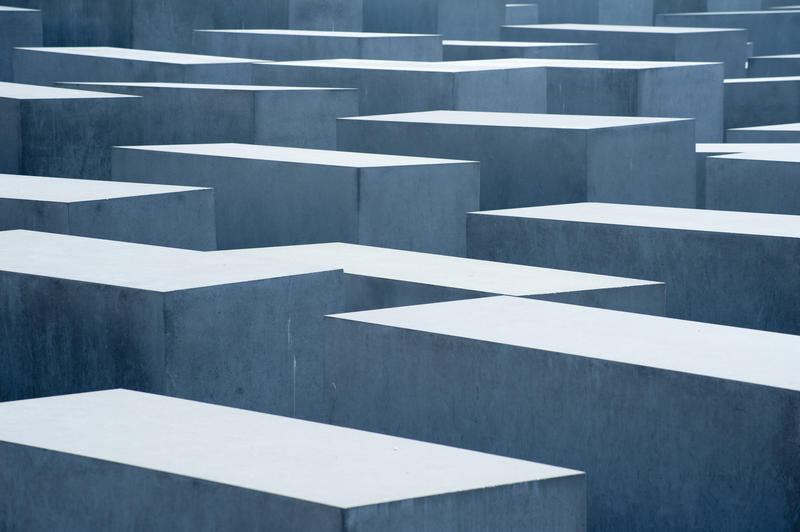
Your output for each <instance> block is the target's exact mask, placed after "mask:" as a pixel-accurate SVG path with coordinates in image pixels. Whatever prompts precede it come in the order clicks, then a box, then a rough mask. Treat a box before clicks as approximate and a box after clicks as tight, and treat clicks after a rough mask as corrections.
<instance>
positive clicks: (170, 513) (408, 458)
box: [0, 390, 586, 532]
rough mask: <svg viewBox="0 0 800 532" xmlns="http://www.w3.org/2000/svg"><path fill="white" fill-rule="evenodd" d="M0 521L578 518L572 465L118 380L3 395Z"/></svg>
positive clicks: (429, 522)
mask: <svg viewBox="0 0 800 532" xmlns="http://www.w3.org/2000/svg"><path fill="white" fill-rule="evenodd" d="M0 491H2V493H3V498H2V500H0V527H3V528H4V529H8V530H18V529H19V530H22V529H24V530H26V531H30V532H45V531H46V532H49V531H51V530H54V529H62V530H122V529H126V528H129V527H130V526H131V525H132V524H133V523H135V524H136V527H137V529H142V530H165V531H166V530H169V531H186V532H189V531H192V532H194V531H197V530H210V529H216V530H270V531H281V532H306V531H310V530H314V531H321V532H374V531H385V532H395V531H396V532H401V531H407V530H437V531H445V532H446V531H454V532H455V531H475V532H478V531H486V530H498V531H499V530H502V531H511V532H515V531H518V532H522V531H527V530H532V529H533V530H548V531H558V532H561V531H564V532H567V531H569V532H583V531H585V530H586V487H585V475H584V474H583V473H580V472H578V471H573V470H570V469H563V468H560V467H553V466H549V465H544V464H538V463H534V462H527V461H522V460H515V459H511V458H504V457H500V456H494V455H490V454H484V453H478V452H474V451H468V450H462V449H457V448H454V447H444V446H441V445H435V444H430V443H423V442H417V441H413V440H408V439H402V438H396V437H391V436H384V435H381V434H373V433H369V432H362V431H358V430H352V429H347V428H341V427H333V426H329V425H321V424H318V423H311V422H308V421H300V420H296V419H290V418H286V417H278V416H273V415H268V414H260V413H256V412H249V411H246V410H237V409H233V408H226V407H220V406H214V405H210V404H205V403H198V402H193V401H186V400H183V399H175V398H170V397H163V396H159V395H150V394H145V393H140V392H132V391H128V390H109V391H103V392H94V393H85V394H76V395H66V396H59V397H49V398H46V399H33V400H28V401H15V402H10V403H4V404H2V405H0Z"/></svg>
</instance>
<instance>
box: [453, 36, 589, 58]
mask: <svg viewBox="0 0 800 532" xmlns="http://www.w3.org/2000/svg"><path fill="white" fill-rule="evenodd" d="M443 44H444V60H445V61H470V60H475V59H505V58H511V57H527V58H533V59H538V58H545V59H597V58H598V54H597V45H596V44H588V43H555V42H509V41H444V43H443Z"/></svg>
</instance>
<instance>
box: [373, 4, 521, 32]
mask: <svg viewBox="0 0 800 532" xmlns="http://www.w3.org/2000/svg"><path fill="white" fill-rule="evenodd" d="M362 1H363V4H364V30H365V31H377V32H390V33H398V32H400V33H438V34H440V35H442V36H443V37H444V38H445V39H494V40H496V39H497V38H498V37H499V36H500V26H501V25H502V24H503V23H504V22H505V17H506V12H505V2H503V1H501V0H411V1H404V2H398V1H397V0H362Z"/></svg>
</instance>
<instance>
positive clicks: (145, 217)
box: [0, 174, 217, 251]
mask: <svg viewBox="0 0 800 532" xmlns="http://www.w3.org/2000/svg"><path fill="white" fill-rule="evenodd" d="M9 229H30V230H33V231H45V232H48V233H62V234H67V235H76V236H86V237H93V238H105V239H108V240H121V241H125V242H138V243H140V244H153V245H157V246H170V247H177V248H187V249H197V250H201V251H207V250H214V249H216V248H217V236H216V232H215V226H214V191H213V190H211V189H208V188H190V187H172V186H165V185H143V184H139V183H114V182H111V181H91V180H89V181H87V180H82V179H60V178H52V177H35V176H26V175H8V174H0V231H7V230H9Z"/></svg>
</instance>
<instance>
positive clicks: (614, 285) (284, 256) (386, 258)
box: [215, 242, 665, 316]
mask: <svg viewBox="0 0 800 532" xmlns="http://www.w3.org/2000/svg"><path fill="white" fill-rule="evenodd" d="M215 254H218V255H223V256H231V257H240V256H243V257H247V258H251V259H266V260H278V261H287V262H302V263H308V264H314V265H316V266H324V267H326V268H331V269H342V270H344V286H345V293H346V294H345V295H346V298H347V300H346V304H345V308H346V311H347V312H353V311H358V310H369V309H377V308H387V307H402V306H407V305H421V304H424V303H437V302H441V301H453V300H458V299H471V298H476V297H487V296H494V295H509V296H518V297H529V298H532V299H543V300H548V301H560V302H563V303H571V304H575V305H587V306H592V307H601V308H611V309H615V310H624V311H628V312H640V313H644V314H654V315H662V316H663V315H664V296H665V286H664V284H663V283H656V282H652V281H639V280H635V279H623V278H619V277H607V276H603V275H591V274H586V273H578V272H569V271H565V270H551V269H547V268H534V267H531V266H518V265H515V264H503V263H499V262H488V261H482V260H473V259H462V258H458V257H448V256H444V255H432V254H428V253H415V252H411V251H401V250H396V249H387V248H378V247H368V246H358V245H353V244H343V243H338V242H337V243H328V244H312V245H307V246H283V247H272V248H259V249H242V250H233V251H218V252H216V253H215Z"/></svg>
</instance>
